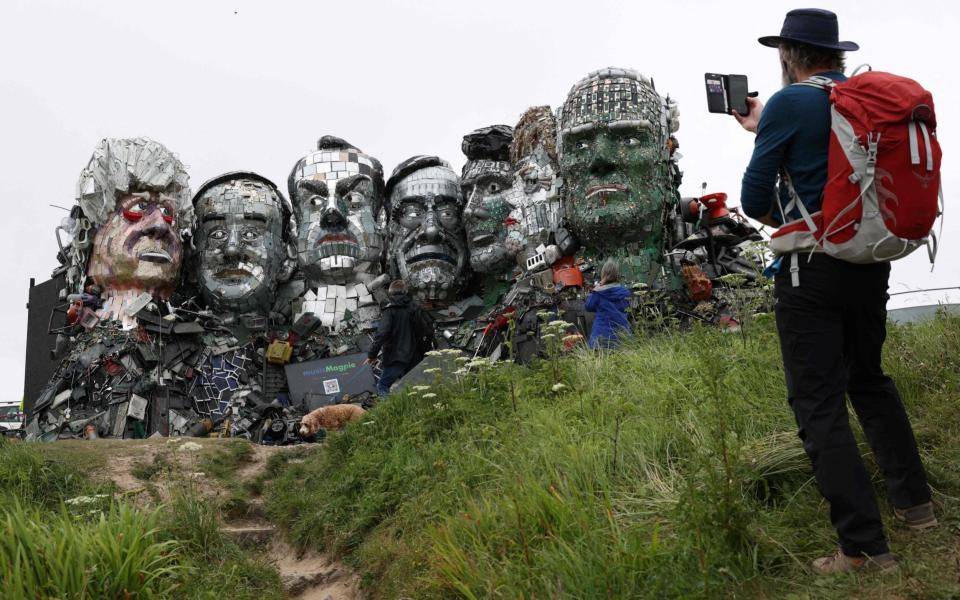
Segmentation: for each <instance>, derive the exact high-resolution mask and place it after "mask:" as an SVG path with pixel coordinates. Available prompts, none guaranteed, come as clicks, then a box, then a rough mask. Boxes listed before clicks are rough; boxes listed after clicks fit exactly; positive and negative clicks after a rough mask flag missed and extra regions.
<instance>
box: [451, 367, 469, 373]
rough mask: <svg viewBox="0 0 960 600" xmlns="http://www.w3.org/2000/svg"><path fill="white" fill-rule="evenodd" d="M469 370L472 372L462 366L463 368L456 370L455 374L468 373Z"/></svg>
mask: <svg viewBox="0 0 960 600" xmlns="http://www.w3.org/2000/svg"><path fill="white" fill-rule="evenodd" d="M469 372H470V369H462V368H461V369H457V370H456V371H454V372H453V374H454V375H466V374H467V373H469Z"/></svg>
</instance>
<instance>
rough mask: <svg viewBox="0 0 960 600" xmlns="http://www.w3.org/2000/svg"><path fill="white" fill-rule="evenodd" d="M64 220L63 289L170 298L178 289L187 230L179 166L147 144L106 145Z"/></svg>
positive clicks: (183, 174)
mask: <svg viewBox="0 0 960 600" xmlns="http://www.w3.org/2000/svg"><path fill="white" fill-rule="evenodd" d="M77 205H78V206H79V209H80V210H79V211H78V212H77V211H75V212H74V213H73V214H72V216H71V217H70V218H68V219H67V223H66V227H62V228H63V229H66V230H67V231H68V232H69V233H70V234H71V235H72V240H71V243H70V247H69V248H68V249H66V250H67V253H68V259H69V262H70V266H69V268H68V270H67V285H68V288H69V289H71V290H72V291H81V290H83V288H84V287H85V286H86V285H87V283H88V282H93V283H95V284H97V285H98V286H100V287H101V289H102V291H103V293H104V295H105V296H107V297H111V296H120V295H136V294H139V293H142V292H145V291H146V292H150V293H152V294H155V295H159V296H161V297H166V296H169V294H170V293H172V292H173V290H174V289H175V288H176V285H177V283H178V281H179V273H180V264H181V260H182V257H183V244H182V234H183V233H184V232H185V231H189V229H190V226H191V224H192V222H193V207H192V205H191V204H190V186H189V177H188V175H187V171H186V168H185V167H184V165H183V163H181V162H180V160H179V159H178V158H177V157H176V155H174V154H173V153H172V152H170V151H169V150H167V148H166V147H164V146H163V145H162V144H159V143H157V142H154V141H152V140H149V139H146V138H123V139H112V138H108V139H104V140H102V141H101V142H100V143H99V144H98V145H97V147H96V149H95V150H94V152H93V156H92V157H91V158H90V161H89V163H88V164H87V167H86V168H85V169H83V171H82V172H81V174H80V179H79V181H78V182H77Z"/></svg>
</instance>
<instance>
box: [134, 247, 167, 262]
mask: <svg viewBox="0 0 960 600" xmlns="http://www.w3.org/2000/svg"><path fill="white" fill-rule="evenodd" d="M138 258H139V259H140V260H143V261H146V262H152V263H172V262H173V257H172V256H170V254H169V253H168V252H167V251H166V250H162V249H159V248H154V249H151V250H144V251H143V252H141V253H140V254H139V255H138Z"/></svg>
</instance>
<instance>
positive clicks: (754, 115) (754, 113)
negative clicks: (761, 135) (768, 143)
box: [733, 97, 763, 133]
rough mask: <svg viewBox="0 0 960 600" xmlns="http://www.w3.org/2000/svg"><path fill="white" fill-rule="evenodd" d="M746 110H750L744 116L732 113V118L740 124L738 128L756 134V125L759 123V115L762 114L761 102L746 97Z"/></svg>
mask: <svg viewBox="0 0 960 600" xmlns="http://www.w3.org/2000/svg"><path fill="white" fill-rule="evenodd" d="M747 108H749V109H750V112H748V113H747V114H746V115H741V114H740V113H738V112H737V111H733V118H734V119H736V120H737V123H740V126H741V127H743V128H744V129H746V130H747V131H750V132H752V133H756V132H757V125H758V124H759V123H760V114H761V113H762V112H763V102H760V101H759V100H757V99H756V98H750V97H747Z"/></svg>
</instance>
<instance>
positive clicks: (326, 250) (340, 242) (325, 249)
mask: <svg viewBox="0 0 960 600" xmlns="http://www.w3.org/2000/svg"><path fill="white" fill-rule="evenodd" d="M314 248H317V249H318V250H319V252H320V258H327V257H328V256H349V257H351V258H360V243H359V242H358V241H357V238H356V236H354V235H353V234H352V233H328V234H327V235H324V236H322V237H321V238H320V239H318V240H317V243H316V244H315V245H314Z"/></svg>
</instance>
